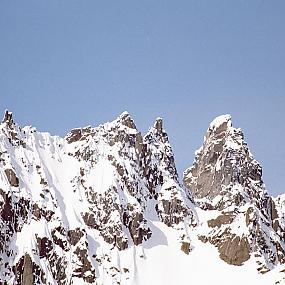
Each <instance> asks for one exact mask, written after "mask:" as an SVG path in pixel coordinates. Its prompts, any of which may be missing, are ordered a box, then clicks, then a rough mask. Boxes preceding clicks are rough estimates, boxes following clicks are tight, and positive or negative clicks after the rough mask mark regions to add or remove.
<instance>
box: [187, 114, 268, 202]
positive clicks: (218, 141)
mask: <svg viewBox="0 0 285 285" xmlns="http://www.w3.org/2000/svg"><path fill="white" fill-rule="evenodd" d="M261 175H262V170H261V166H260V165H259V163H258V162H257V161H256V160H255V159H254V158H253V156H252V154H251V152H250V151H249V148H248V146H247V144H246V142H245V141H244V135H243V132H242V130H241V129H236V128H234V127H232V122H231V116H230V115H223V116H219V117H217V118H216V119H214V120H213V122H212V123H211V124H210V127H209V128H208V130H207V132H206V135H205V137H204V143H203V145H202V147H201V148H200V149H199V150H198V151H197V152H196V156H195V159H194V162H193V166H192V167H190V168H188V169H187V170H186V171H185V173H184V183H185V186H186V187H187V188H189V189H191V192H192V194H193V196H194V197H196V198H197V199H201V198H209V199H213V198H215V197H217V196H219V195H221V196H220V197H223V196H225V194H226V193H228V194H229V193H231V194H233V192H234V191H232V190H230V189H232V188H233V187H234V186H235V185H246V184H248V183H251V181H249V179H253V180H254V181H255V183H257V184H258V185H259V186H260V187H262V185H263V182H262V178H261ZM216 201H217V200H216Z"/></svg>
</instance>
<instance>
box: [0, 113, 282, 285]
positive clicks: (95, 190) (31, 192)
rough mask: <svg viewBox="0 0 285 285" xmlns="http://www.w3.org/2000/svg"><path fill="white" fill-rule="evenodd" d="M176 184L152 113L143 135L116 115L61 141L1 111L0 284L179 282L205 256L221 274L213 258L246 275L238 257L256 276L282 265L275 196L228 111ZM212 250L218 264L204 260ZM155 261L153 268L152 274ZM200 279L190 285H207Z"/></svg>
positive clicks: (125, 116)
mask: <svg viewBox="0 0 285 285" xmlns="http://www.w3.org/2000/svg"><path fill="white" fill-rule="evenodd" d="M184 184H185V187H183V186H182V185H181V183H180V182H179V179H178V175H177V170H176V165H175V158H174V154H173V151H172V148H171V145H170V142H169V139H168V135H167V133H166V131H165V130H164V128H163V122H162V119H161V118H158V119H156V121H155V123H154V125H153V127H151V128H150V129H149V131H148V132H147V133H146V135H144V136H142V135H141V133H140V132H139V131H138V130H137V129H136V126H135V123H134V121H133V119H132V118H131V116H130V115H129V114H128V113H127V112H124V113H122V114H121V115H120V116H119V117H118V118H116V119H115V120H113V121H112V122H108V123H105V124H102V125H99V126H98V127H92V126H86V127H83V128H76V129H73V130H71V131H70V132H69V133H68V134H67V136H66V137H65V138H60V137H57V136H51V135H50V134H48V133H41V132H38V131H36V129H34V128H32V127H24V128H21V127H19V126H18V125H16V124H14V122H13V118H12V114H11V113H10V112H5V116H4V119H3V123H2V124H1V128H0V284H25V285H32V284H40V285H43V284H48V285H63V284H106V285H109V284H121V285H127V284H128V285H130V284H132V285H136V284H153V283H155V284H179V285H181V284H185V283H187V282H188V281H191V282H192V280H190V279H189V278H190V277H191V278H192V275H191V276H190V275H189V274H188V269H189V268H190V269H191V268H193V264H195V265H196V262H198V263H199V262H200V264H201V266H200V267H201V268H204V265H205V262H208V259H209V258H212V257H213V259H212V260H213V261H212V262H213V263H209V262H208V265H209V268H210V267H211V266H212V265H213V264H216V263H217V264H219V268H222V269H226V270H229V269H231V267H229V266H228V265H227V264H225V263H224V262H222V261H221V260H223V261H225V262H226V263H228V264H231V265H235V266H242V265H244V266H245V270H244V271H246V270H247V269H248V268H250V270H251V274H252V275H253V276H255V277H256V276H257V277H258V276H259V275H256V274H255V273H254V272H253V273H252V267H248V265H247V261H248V260H252V261H255V262H256V268H257V270H258V272H260V273H266V272H267V271H269V270H275V268H276V267H277V266H283V264H284V263H285V245H284V241H285V230H284V228H285V219H284V208H285V206H284V205H285V202H284V200H285V198H284V196H282V197H281V196H280V197H278V198H276V199H273V198H271V197H270V196H269V195H268V194H267V192H266V190H265V187H264V184H263V182H262V171H261V166H260V165H259V163H258V162H257V161H256V160H255V159H254V158H253V156H252V154H251V153H250V151H249V149H248V146H247V144H246V143H245V141H244V138H243V133H242V131H241V130H240V129H236V128H234V127H233V126H232V123H231V117H230V116H229V115H224V116H220V117H218V118H216V119H215V120H214V121H213V122H212V123H211V124H210V126H209V128H208V130H207V133H206V135H205V139H204V143H203V145H202V147H201V148H200V149H199V150H198V151H197V152H196V156H195V160H194V163H193V166H192V167H190V168H188V169H187V170H186V171H185V176H184ZM207 244H211V245H214V246H215V247H216V249H215V248H213V247H212V246H211V247H207ZM206 248H208V249H209V251H207V252H206V251H205V249H206ZM201 250H202V251H201ZM203 250H204V251H203ZM213 250H218V252H219V255H220V259H221V260H218V259H217V258H216V253H215V254H213V255H212V254H209V255H208V252H211V251H213ZM199 251H200V252H202V255H200V254H199ZM195 252H198V254H197V253H195ZM205 252H206V254H205ZM211 256H212V257H211ZM174 257H175V261H177V262H176V263H177V264H179V265H176V263H171V259H173V258H174ZM169 264H171V265H170V266H168V265H169ZM181 265H182V266H184V265H185V268H186V269H185V270H184V269H183V270H180V272H181V276H182V277H183V278H182V279H183V281H182V282H181V280H180V281H179V280H178V281H177V276H178V275H177V270H178V269H180V266H181ZM165 266H166V268H167V270H168V269H170V270H168V271H167V273H168V274H173V276H171V278H168V274H167V277H166V279H165V278H164V276H165V272H166V271H165V270H166V269H165ZM167 266H168V267H167ZM177 266H179V268H178V267H177ZM158 267H159V268H160V269H159V270H162V275H161V276H160V277H159V278H157V279H153V274H157V268H158ZM197 268H198V266H197ZM222 269H221V272H223V270H222ZM171 271H173V272H174V273H171ZM146 272H148V273H146ZM219 272H220V271H218V273H219ZM229 272H234V271H229ZM236 272H240V271H236ZM192 274H195V270H193V271H192ZM214 274H217V272H214ZM222 275H223V274H219V277H223V276H222ZM147 276H150V278H149V279H145V278H148V277H147ZM189 276H190V277H189ZM200 278H201V276H199V278H198V279H197V278H196V279H195V281H193V282H194V283H199V284H208V282H207V283H204V282H200V281H201V280H200ZM168 279H169V280H170V279H171V280H172V281H173V282H172V281H169V280H168ZM225 279H226V278H225ZM225 279H224V280H225ZM146 280H147V281H146ZM185 280H186V281H185ZM197 280H198V281H197ZM258 280H263V279H262V278H261V277H258ZM228 282H229V281H228V280H226V283H222V284H227V283H228ZM216 283H218V282H215V284H216ZM234 284H236V283H234ZM237 284H240V282H238V281H237ZM258 284H261V283H258ZM262 284H272V283H270V282H267V283H262Z"/></svg>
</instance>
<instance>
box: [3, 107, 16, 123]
mask: <svg viewBox="0 0 285 285" xmlns="http://www.w3.org/2000/svg"><path fill="white" fill-rule="evenodd" d="M2 123H6V124H7V125H9V126H12V125H13V124H14V121H13V114H12V112H9V111H8V110H5V112H4V116H3V120H2Z"/></svg>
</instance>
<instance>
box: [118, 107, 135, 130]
mask: <svg viewBox="0 0 285 285" xmlns="http://www.w3.org/2000/svg"><path fill="white" fill-rule="evenodd" d="M115 122H118V123H121V124H123V125H124V126H127V127H129V128H131V129H136V125H135V122H134V120H133V119H132V118H131V115H130V114H129V113H128V112H127V111H124V112H123V113H122V114H121V115H120V116H119V117H118V118H117V119H116V120H115Z"/></svg>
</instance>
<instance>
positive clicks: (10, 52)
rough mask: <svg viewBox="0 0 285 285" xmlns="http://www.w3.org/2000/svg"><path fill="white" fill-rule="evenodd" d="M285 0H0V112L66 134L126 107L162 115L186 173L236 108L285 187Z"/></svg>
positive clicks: (270, 173)
mask: <svg viewBox="0 0 285 285" xmlns="http://www.w3.org/2000/svg"><path fill="white" fill-rule="evenodd" d="M284 10H285V1H283V0H282V1H281V0H280V1H278V0H276V1H262V0H259V1H258V0H251V1H242V0H238V1H228V0H225V1H221V0H216V1H212V0H208V1H203V0H199V1H191V0H187V1H168V0H163V1H162V0H156V1H150V0H149V1H145V0H141V1H136V0H132V1H128V0H126V1H108V0H106V1H94V0H92V1H91V0H85V1H78V0H77V1H74V0H68V1H67V0H61V1H58V0H56V1H55V0H49V1H43V0H30V1H8V0H7V1H6V0H3V1H0V112H3V113H4V110H5V109H6V108H8V109H9V110H10V111H12V112H13V113H14V118H15V120H16V121H17V123H19V124H20V125H21V126H24V125H33V126H35V127H36V128H37V129H38V130H39V131H48V132H50V133H51V134H54V135H60V136H64V135H65V134H66V133H67V132H68V131H69V130H70V129H72V128H75V127H82V126H86V125H93V126H96V125H98V124H100V123H104V122H106V121H111V120H113V119H115V118H116V117H117V116H118V115H119V114H120V113H122V112H123V111H125V110H127V111H128V112H129V113H130V114H131V116H132V117H133V119H134V120H135V122H136V125H137V127H138V129H140V130H141V131H142V132H143V133H144V132H146V131H147V130H148V128H149V127H150V126H151V125H152V124H153V123H154V121H155V119H156V117H163V119H164V128H165V129H166V131H167V132H168V135H169V138H170V142H171V145H172V148H173V151H174V154H175V160H176V165H177V168H178V171H179V174H180V177H181V176H182V172H183V170H185V168H187V167H189V166H190V165H191V164H192V162H193V158H194V151H195V150H196V149H197V148H199V147H200V145H201V144H202V143H203V136H204V134H205V131H206V130H207V128H208V125H209V123H210V122H211V121H212V120H213V119H214V118H215V117H216V116H218V115H221V114H228V113H229V114H231V115H232V120H233V125H234V126H235V127H241V128H242V129H243V131H244V134H245V139H246V141H247V143H248V145H249V148H250V149H251V152H252V153H253V155H254V156H255V158H256V159H257V160H258V161H259V162H260V163H261V164H262V166H263V173H264V175H263V177H264V182H265V184H266V186H267V189H268V191H269V193H270V194H272V195H277V194H280V193H283V192H285V186H284V177H285V170H284V159H285V147H284V140H285V132H284V129H285V127H284V125H285V111H284V110H285V52H284V50H285V17H284Z"/></svg>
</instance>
